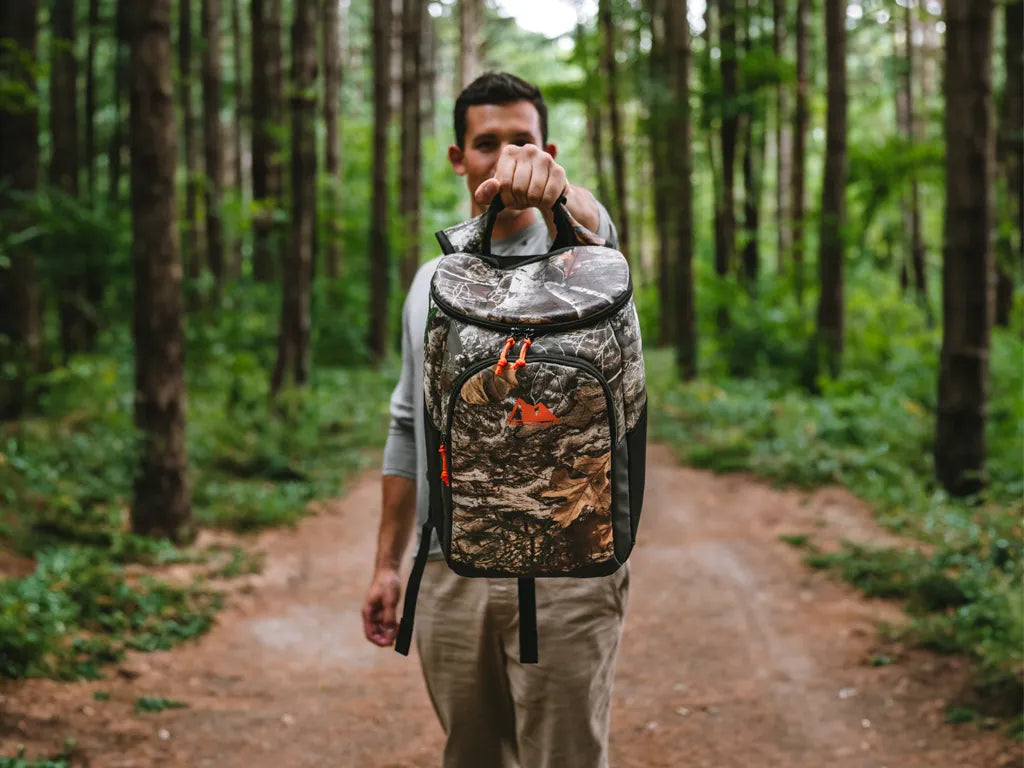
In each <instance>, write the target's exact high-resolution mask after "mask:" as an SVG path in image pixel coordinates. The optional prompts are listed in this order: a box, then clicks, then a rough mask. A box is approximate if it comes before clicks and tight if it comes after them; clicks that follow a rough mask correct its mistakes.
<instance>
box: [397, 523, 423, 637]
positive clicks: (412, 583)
mask: <svg viewBox="0 0 1024 768" xmlns="http://www.w3.org/2000/svg"><path fill="white" fill-rule="evenodd" d="M431 528H432V526H431V524H430V521H429V520H427V522H426V523H424V525H423V530H422V531H420V548H419V550H418V551H417V552H416V560H415V561H414V562H413V565H412V571H411V572H410V573H409V584H408V586H407V587H406V588H405V603H404V604H403V605H402V620H401V621H400V622H399V623H398V634H397V635H395V651H397V652H398V653H400V654H402V655H403V656H408V655H409V645H410V644H411V642H412V625H413V620H414V619H415V618H416V598H417V597H418V596H419V593H420V580H421V579H422V578H423V568H424V566H426V564H427V555H428V554H429V553H430V530H431Z"/></svg>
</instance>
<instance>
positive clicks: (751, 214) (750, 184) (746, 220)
mask: <svg viewBox="0 0 1024 768" xmlns="http://www.w3.org/2000/svg"><path fill="white" fill-rule="evenodd" d="M744 2H745V3H746V2H747V0H744ZM750 16H751V11H750V6H749V4H747V6H746V7H745V8H744V19H745V24H744V36H743V53H744V55H745V56H749V55H750V51H751V48H752V47H753V43H752V37H751V24H750ZM743 88H744V92H745V95H746V101H747V107H746V110H745V113H744V115H743V230H744V243H743V278H744V282H745V283H746V286H747V290H748V291H751V292H754V290H755V289H756V286H757V276H758V272H759V271H760V262H761V254H760V244H759V242H758V236H759V232H758V230H759V227H760V218H761V177H762V174H763V163H764V131H763V130H761V128H760V125H759V123H760V122H761V120H762V115H761V103H760V102H761V100H760V98H759V97H758V94H757V93H756V92H755V91H754V90H753V89H752V88H750V87H749V86H748V85H747V84H746V83H745V84H744V86H743Z"/></svg>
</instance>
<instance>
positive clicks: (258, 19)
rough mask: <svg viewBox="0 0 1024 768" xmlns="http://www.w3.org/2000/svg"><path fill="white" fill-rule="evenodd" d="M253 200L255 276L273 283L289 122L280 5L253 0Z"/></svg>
mask: <svg viewBox="0 0 1024 768" xmlns="http://www.w3.org/2000/svg"><path fill="white" fill-rule="evenodd" d="M251 10H252V197H253V201H254V203H255V204H256V209H257V213H256V216H255V218H254V220H253V276H254V277H255V278H256V279H257V280H259V281H261V282H269V281H271V280H273V279H274V276H275V274H276V273H277V261H278V253H279V249H280V243H279V240H280V227H278V226H277V223H276V219H277V217H276V211H277V209H278V206H280V205H281V196H282V186H283V184H282V178H281V157H280V151H281V149H280V142H279V140H278V136H279V134H280V129H281V127H282V122H283V120H284V107H283V99H284V95H283V94H284V90H283V86H282V64H281V61H282V55H281V0H252V5H251Z"/></svg>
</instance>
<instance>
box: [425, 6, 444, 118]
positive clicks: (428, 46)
mask: <svg viewBox="0 0 1024 768" xmlns="http://www.w3.org/2000/svg"><path fill="white" fill-rule="evenodd" d="M422 5H423V64H422V67H423V85H424V88H425V93H424V100H423V130H424V131H425V132H426V134H427V136H430V137H433V136H434V134H435V132H436V131H437V126H436V125H435V119H434V118H435V115H436V114H437V90H438V84H437V70H438V57H439V52H438V49H439V48H440V43H439V41H438V39H437V37H438V36H437V27H436V26H435V22H434V17H433V16H431V15H430V11H429V10H428V9H429V8H430V4H429V3H423V4H422Z"/></svg>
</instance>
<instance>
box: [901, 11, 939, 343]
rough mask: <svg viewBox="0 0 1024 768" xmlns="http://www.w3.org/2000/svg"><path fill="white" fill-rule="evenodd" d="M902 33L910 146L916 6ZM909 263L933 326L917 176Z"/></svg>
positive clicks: (913, 124)
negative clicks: (904, 42)
mask: <svg viewBox="0 0 1024 768" xmlns="http://www.w3.org/2000/svg"><path fill="white" fill-rule="evenodd" d="M903 13H904V15H903V22H904V23H903V33H904V39H905V40H906V57H907V61H906V67H905V70H904V73H903V89H904V92H905V94H906V110H907V114H906V119H907V125H906V129H907V142H908V144H910V145H911V146H912V145H913V144H914V143H916V141H917V118H916V115H915V114H914V24H913V13H914V4H912V3H908V5H907V7H906V8H905V9H904V11H903ZM909 213H910V216H909V219H910V262H911V264H912V265H913V267H914V291H915V292H916V294H917V300H918V302H919V303H920V304H921V307H922V308H923V309H924V312H925V316H926V317H927V319H928V324H929V325H931V324H932V313H931V308H930V306H929V304H928V276H927V272H926V271H925V250H924V235H923V233H922V231H921V193H920V189H919V188H918V184H917V174H916V173H914V172H913V171H911V177H910V211H909Z"/></svg>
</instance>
